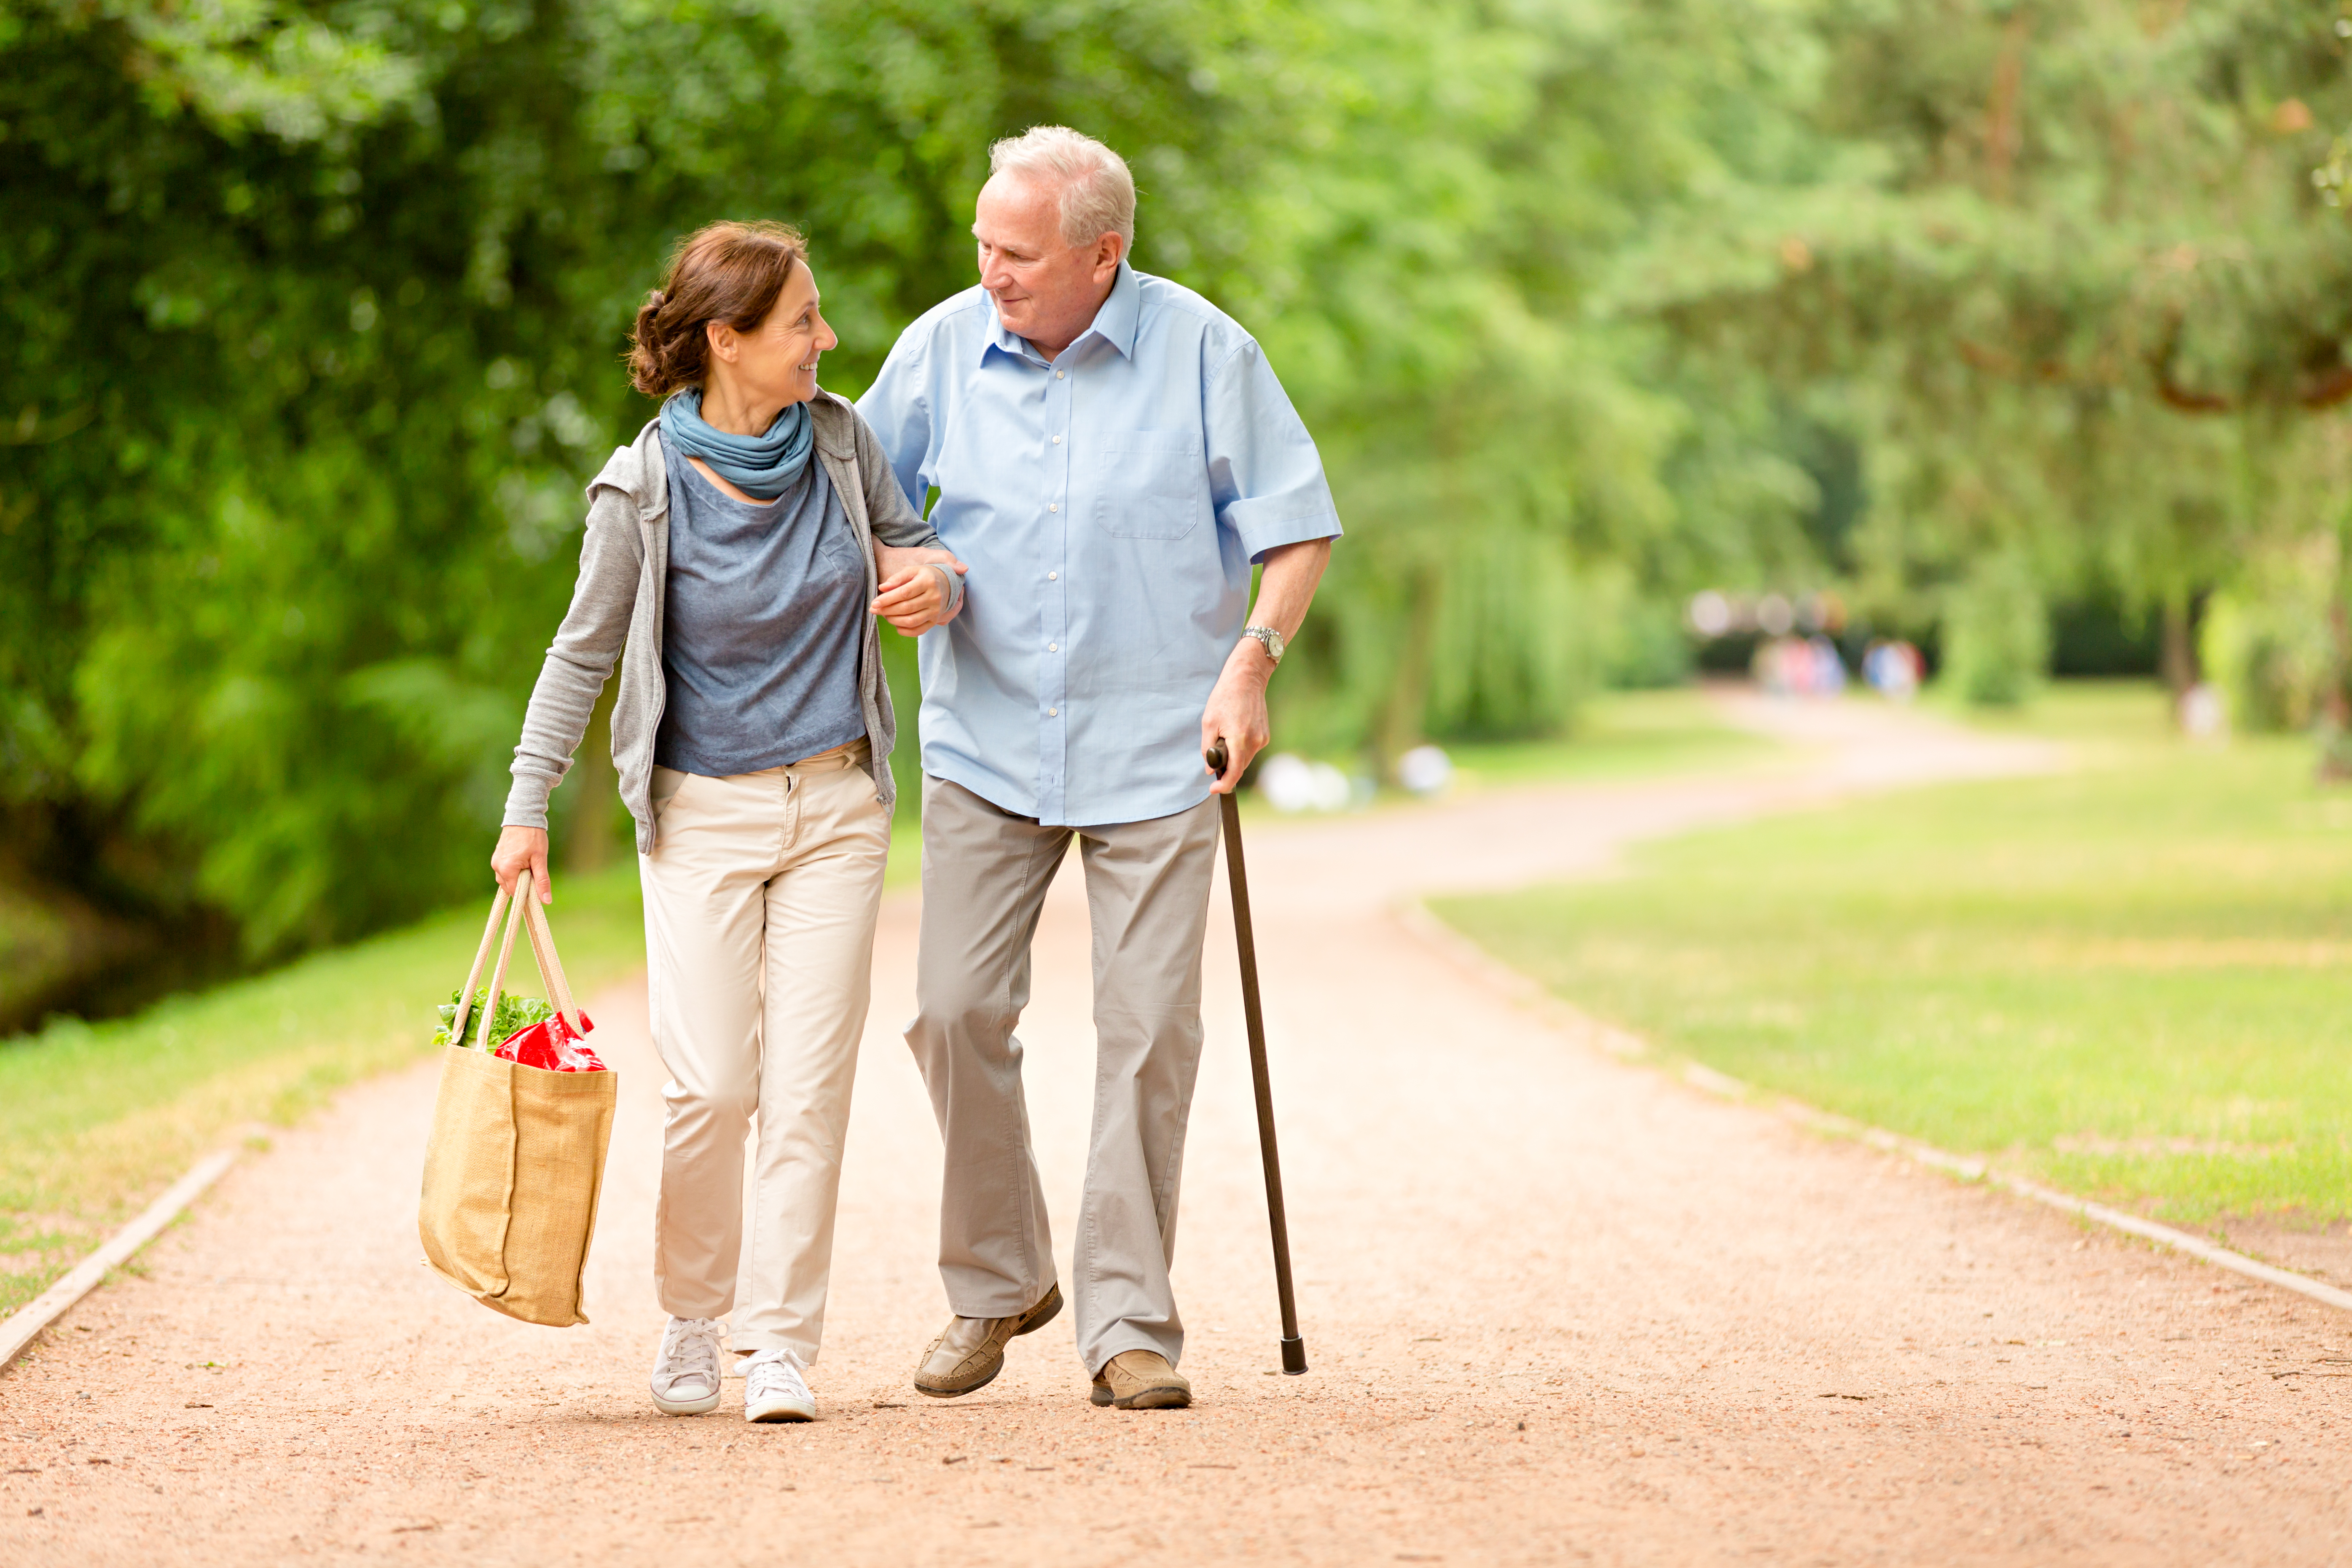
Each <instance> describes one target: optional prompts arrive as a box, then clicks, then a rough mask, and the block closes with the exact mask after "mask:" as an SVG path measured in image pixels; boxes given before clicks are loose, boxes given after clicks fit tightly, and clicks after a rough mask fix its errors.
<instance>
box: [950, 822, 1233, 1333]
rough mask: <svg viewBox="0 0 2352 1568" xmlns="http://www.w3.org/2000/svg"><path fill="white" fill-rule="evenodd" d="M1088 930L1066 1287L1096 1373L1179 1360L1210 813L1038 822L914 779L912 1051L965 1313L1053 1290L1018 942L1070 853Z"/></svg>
mask: <svg viewBox="0 0 2352 1568" xmlns="http://www.w3.org/2000/svg"><path fill="white" fill-rule="evenodd" d="M1072 837H1076V839H1077V841H1078V855H1079V858H1080V860H1081V861H1082V862H1083V863H1084V865H1085V868H1086V878H1087V910H1088V911H1089V913H1090V915H1091V917H1092V921H1093V926H1094V972H1095V973H1094V981H1095V1096H1094V1131H1093V1135H1092V1139H1091V1141H1090V1142H1089V1143H1088V1145H1087V1181H1086V1188H1085V1192H1084V1194H1083V1195H1082V1196H1081V1197H1080V1199H1079V1202H1078V1230H1077V1241H1076V1246H1075V1247H1074V1248H1073V1251H1072V1255H1071V1273H1072V1274H1073V1275H1074V1276H1076V1278H1075V1279H1074V1281H1073V1284H1072V1288H1071V1289H1070V1290H1069V1291H1068V1292H1067V1294H1068V1296H1069V1298H1070V1300H1071V1305H1072V1307H1073V1309H1074V1310H1075V1315H1076V1320H1077V1336H1078V1354H1079V1356H1080V1357H1081V1358H1082V1359H1083V1360H1084V1361H1085V1362H1086V1364H1087V1371H1088V1372H1090V1373H1094V1372H1100V1371H1101V1370H1102V1366H1103V1363H1105V1362H1108V1361H1109V1360H1110V1358H1111V1357H1113V1356H1115V1355H1118V1353H1119V1352H1122V1351H1130V1350H1154V1351H1158V1352H1160V1354H1162V1355H1164V1356H1166V1357H1167V1358H1168V1360H1169V1362H1170V1363H1171V1364H1172V1363H1175V1362H1176V1361H1177V1360H1179V1359H1180V1357H1181V1354H1182V1352H1183V1348H1184V1326H1183V1321H1182V1320H1181V1318H1179V1317H1178V1316H1177V1312H1176V1299H1175V1296H1174V1294H1173V1293H1172V1292H1171V1290H1170V1289H1169V1284H1168V1266H1169V1263H1170V1261H1171V1259H1172V1258H1174V1256H1175V1250H1176V1190H1177V1184H1178V1178H1179V1176H1180V1175H1181V1173H1182V1170H1183V1163H1184V1125H1185V1121H1186V1118H1187V1117H1188V1116H1189V1115H1190V1113H1191V1111H1192V1080H1193V1078H1194V1075H1195V1073H1196V1072H1197V1071H1198V1069H1199V1067H1200V1062H1201V939H1202V933H1203V931H1205V929H1206V926H1207V921H1208V909H1209V879H1210V869H1211V868H1212V867H1213V865H1214V863H1215V859H1216V850H1217V806H1216V803H1215V801H1214V800H1208V801H1203V802H1202V804H1201V805H1197V806H1195V807H1193V808H1192V810H1190V811H1182V812H1178V813H1177V814H1176V815H1175V816H1163V817H1160V818H1157V819H1155V820H1153V821H1150V822H1129V823H1121V824H1118V825H1115V826H1108V827H1076V828H1072V827H1047V826H1040V825H1039V824H1038V823H1037V822H1035V821H1034V820H1032V819H1031V818H1028V817H1025V816H1013V815H1012V814H1011V813H1009V812H1004V811H1000V810H998V809H997V808H996V807H995V806H993V805H990V804H989V803H988V802H987V801H984V800H982V798H981V797H980V796H978V795H974V794H972V793H971V791H970V790H967V789H965V788H963V787H962V786H961V785H960V784H950V783H948V782H947V781H945V780H943V779H937V778H927V779H925V780H924V783H923V934H922V942H921V948H920V953H919V957H918V959H917V961H916V968H915V1000H916V1006H917V1014H916V1017H915V1021H914V1023H913V1024H911V1025H910V1026H908V1029H907V1044H908V1046H910V1047H913V1049H914V1053H915V1060H916V1062H917V1064H918V1065H919V1066H920V1067H921V1068H922V1070H923V1079H924V1081H925V1083H927V1084H928V1085H929V1088H930V1093H931V1109H932V1110H933V1111H934V1112H935V1113H936V1114H937V1115H938V1117H939V1121H940V1135H941V1137H942V1138H944V1139H945V1141H946V1143H947V1175H946V1182H945V1185H944V1188H943V1190H942V1192H941V1194H940V1278H941V1279H944V1280H945V1281H946V1283H947V1291H948V1304H949V1307H950V1310H953V1311H954V1312H955V1313H956V1314H957V1315H958V1316H960V1317H966V1318H1008V1317H1012V1316H1013V1315H1014V1314H1016V1313H1019V1312H1022V1311H1025V1310H1028V1308H1030V1307H1031V1306H1033V1305H1034V1304H1035V1302H1036V1301H1037V1300H1038V1298H1040V1297H1041V1296H1043V1295H1045V1291H1046V1289H1048V1288H1049V1287H1051V1286H1052V1285H1053V1283H1054V1256H1053V1251H1054V1248H1053V1238H1052V1234H1051V1232H1050V1230H1049V1228H1048V1226H1047V1224H1046V1218H1045V1192H1044V1189H1043V1187H1042V1186H1041V1185H1040V1184H1039V1183H1038V1180H1037V1163H1036V1160H1035V1158H1034V1155H1033V1154H1032V1153H1031V1152H1030V1146H1029V1111H1028V1107H1027V1105H1026V1103H1025V1102H1024V1100H1023V1098H1022V1093H1021V1042H1020V1041H1019V1040H1018V1039H1016V1038H1015V1037H1013V1025H1014V1024H1015V1023H1016V1022H1017V1021H1018V1020H1019V1018H1020V1016H1021V1011H1022V1009H1023V1008H1024V1007H1025V1006H1026V1005H1028V1002H1029V947H1030V941H1031V939H1032V938H1033V937H1034V935H1035V934H1036V931H1037V916H1038V911H1039V910H1040V908H1041V907H1042V906H1043V904H1044V902H1045V889H1046V888H1047V887H1048V886H1049V885H1050V884H1051V883H1052V881H1053V879H1054V873H1055V871H1056V870H1058V869H1059V868H1060V867H1061V864H1062V860H1063V858H1064V856H1065V855H1066V853H1067V851H1068V849H1069V847H1070V840H1071V838H1072Z"/></svg>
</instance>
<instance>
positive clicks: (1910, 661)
mask: <svg viewBox="0 0 2352 1568" xmlns="http://www.w3.org/2000/svg"><path fill="white" fill-rule="evenodd" d="M1926 674H1927V660H1926V659H1925V658H1921V657H1920V653H1919V650H1918V649H1917V648H1916V647H1912V646H1911V645H1910V644H1909V643H1907V642H1900V641H1896V642H1874V643H1873V644H1871V645H1870V651H1869V652H1868V653H1866V654H1864V655H1863V658H1862V678H1863V679H1864V680H1866V681H1868V682H1869V683H1870V688H1871V689H1872V690H1874V691H1875V692H1877V693H1878V694H1879V695H1880V696H1881V697H1884V698H1885V699H1886V700H1889V701H1891V702H1908V701H1910V700H1911V699H1912V698H1914V697H1916V696H1917V695H1918V692H1919V682H1920V679H1921V678H1922V677H1924V676H1925V675H1926Z"/></svg>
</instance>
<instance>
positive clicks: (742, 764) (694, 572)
mask: <svg viewBox="0 0 2352 1568" xmlns="http://www.w3.org/2000/svg"><path fill="white" fill-rule="evenodd" d="M662 456H663V457H664V458H666V459H667V462H668V466H669V583H668V585H667V590H666V594H667V597H666V600H665V604H664V609H663V626H662V673H663V675H664V676H665V677H666V678H667V687H668V700H667V704H666V705H665V707H664V708H663V710H662V721H661V728H660V729H659V730H658V731H656V734H655V736H654V762H655V763H656V764H657V765H658V766H661V767H665V768H676V769H677V770H678V771H679V772H681V773H701V774H703V775H705V776H706V777H710V778H725V777H727V776H728V775H730V774H731V773H757V772H759V771H760V770H761V769H762V768H773V767H781V766H782V765H783V764H784V763H796V762H799V761H801V760H802V759H803V758H804V757H813V756H814V755H816V754H817V753H818V752H829V751H831V750H832V749H833V748H834V747H835V746H839V745H845V744H846V743H847V742H851V741H855V740H856V739H857V738H858V737H859V736H861V735H863V734H865V733H866V714H865V710H864V709H863V708H862V707H861V706H860V704H859V702H858V700H857V654H858V642H859V638H860V637H861V636H862V634H863V632H864V630H865V627H864V626H863V625H862V617H863V616H865V614H866V567H865V563H863V562H861V561H860V560H859V559H858V558H857V541H856V535H854V534H853V533H852V532H851V531H850V527H849V519H848V517H847V516H846V515H845V514H844V513H843V511H842V510H841V500H840V498H839V497H838V496H836V495H835V494H834V490H833V482H832V480H830V479H827V478H826V477H825V472H824V462H823V461H822V460H820V459H819V458H817V457H816V456H815V455H814V453H812V454H811V455H810V458H809V464H808V467H807V468H806V469H805V470H803V473H802V475H801V478H800V479H799V481H798V482H796V483H795V484H794V485H793V487H792V488H791V489H787V490H786V491H785V492H784V493H783V494H782V495H781V496H779V497H777V498H776V499H775V500H772V501H768V502H765V503H762V504H752V503H749V502H745V501H740V500H736V499H735V498H734V497H732V496H730V495H728V494H727V493H726V492H725V491H723V490H721V489H719V487H718V486H717V485H714V484H712V483H711V482H710V481H709V479H705V478H703V476H702V475H701V474H700V473H699V472H698V471H697V470H696V468H695V467H694V465H693V464H692V463H690V462H688V460H687V459H686V458H684V457H682V456H680V455H679V454H678V452H677V449H676V448H675V447H672V446H671V445H670V444H669V441H668V440H667V437H665V438H664V439H663V441H662Z"/></svg>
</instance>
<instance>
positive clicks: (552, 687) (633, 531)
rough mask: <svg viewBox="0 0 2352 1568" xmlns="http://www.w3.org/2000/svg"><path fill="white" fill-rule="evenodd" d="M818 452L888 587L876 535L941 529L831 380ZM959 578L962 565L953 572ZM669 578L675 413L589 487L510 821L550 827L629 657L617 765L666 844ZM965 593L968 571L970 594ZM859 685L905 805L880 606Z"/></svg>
mask: <svg viewBox="0 0 2352 1568" xmlns="http://www.w3.org/2000/svg"><path fill="white" fill-rule="evenodd" d="M809 416H810V418H811V420H812V422H813V424H814V437H815V446H816V453H817V458H818V459H819V460H820V461H822V462H823V463H824V471H825V476H826V478H828V479H831V480H832V481H833V489H834V493H835V495H837V496H839V497H840V498H841V510H843V511H844V512H845V513H847V514H848V517H849V526H850V528H851V529H852V530H853V531H855V532H856V535H857V550H858V553H859V554H860V555H863V556H864V557H865V558H866V597H867V598H868V599H869V600H870V599H871V598H872V597H873V596H874V595H875V594H876V593H877V592H878V591H879V587H880V584H879V583H878V582H877V575H876V572H875V566H874V541H875V539H876V538H877V537H878V538H879V539H880V540H881V541H882V542H883V543H885V544H891V545H898V546H908V545H929V546H932V547H937V546H938V544H939V542H940V536H939V534H938V533H937V532H936V531H933V530H932V528H931V525H930V524H929V523H928V522H925V521H923V519H922V517H921V515H920V514H919V513H918V512H917V511H916V510H915V509H914V508H913V507H912V506H910V505H908V502H907V496H906V492H905V491H903V490H901V489H899V488H898V479H897V477H896V476H895V475H894V474H893V473H892V472H891V471H890V463H889V460H888V459H887V458H885V457H884V456H883V453H882V444H881V442H879V441H878V440H877V439H876V438H875V436H874V432H873V431H872V430H870V429H868V428H867V427H866V421H865V420H864V419H862V418H860V417H859V416H858V414H857V410H856V409H855V408H853V407H851V406H850V405H848V404H847V403H845V402H844V401H843V400H842V399H840V398H838V397H835V396H834V395H833V394H831V393H829V392H825V391H823V390H819V391H818V393H817V395H816V396H815V397H814V399H812V400H811V401H810V404H809ZM949 575H950V576H952V575H953V574H949ZM668 586H669V469H668V466H667V463H665V462H664V460H663V458H662V446H661V421H660V420H659V419H653V420H649V421H647V422H646V427H645V428H644V429H643V430H640V431H638V432H637V438H636V440H635V442H633V443H632V444H630V445H629V446H626V447H619V448H617V449H615V450H614V453H613V457H612V460H611V461H609V462H607V463H606V464H605V465H604V472H603V473H600V474H598V475H597V476H596V478H595V479H594V481H593V483H591V484H590V485H589V487H588V530H587V536H586V537H585V538H584V539H583V540H582V541H581V544H580V580H579V582H578V583H577V584H574V585H573V587H572V607H571V609H570V610H568V611H566V612H565V613H564V616H563V625H562V626H560V627H558V628H557V630H556V633H555V641H554V642H553V643H552V644H551V645H550V646H549V647H548V650H547V662H546V663H545V664H543V665H541V667H540V671H539V684H538V685H536V686H534V687H533V688H531V693H530V707H529V708H528V709H526V710H524V712H523V719H522V743H521V744H520V745H518V746H517V747H515V760H514V768H513V773H514V781H515V782H514V787H513V788H512V789H511V790H509V792H508V794H507V811H506V821H507V826H510V827H545V826H547V797H548V795H549V794H550V793H551V791H553V790H554V788H555V786H556V785H557V784H561V783H562V780H563V775H564V773H566V772H568V771H569V770H570V768H571V766H572V753H573V752H576V751H578V750H579V749H580V738H581V736H583V735H584V734H586V733H587V732H588V720H589V716H590V714H591V713H593V711H594V710H595V707H596V698H597V695H598V694H599V693H600V692H602V691H603V690H604V682H605V681H606V680H607V679H610V677H611V676H612V673H613V661H614V659H615V658H618V659H619V660H620V664H621V689H620V692H619V694H618V695H617V696H615V697H614V700H613V763H614V766H616V767H617V768H619V769H620V773H621V799H622V801H623V802H624V803H625V804H626V805H627V806H628V808H629V815H630V816H633V817H635V818H636V821H637V851H638V853H639V854H651V853H652V852H653V847H654V812H653V774H654V733H655V731H656V730H658V729H659V728H660V727H661V718H662V708H663V705H664V703H665V702H666V701H667V697H668V684H667V680H666V679H664V677H663V674H662V606H663V603H664V600H665V599H666V597H667V591H668ZM961 597H962V595H961V580H958V581H957V583H956V598H957V600H958V601H959V602H961ZM857 696H858V700H859V703H860V704H861V705H862V706H863V707H864V709H865V710H866V739H867V740H868V741H869V742H872V746H873V764H872V766H873V775H874V787H875V790H876V792H877V795H878V796H879V797H880V799H881V802H882V806H883V809H884V810H886V811H887V810H889V809H890V808H891V807H893V806H894V805H897V803H898V791H897V790H896V789H895V788H894V787H893V786H892V784H891V783H890V752H891V748H892V747H893V746H895V745H896V744H897V743H898V721H897V718H896V716H895V715H893V714H892V712H891V710H890V689H889V686H888V684H887V682H885V681H884V679H882V645H881V642H880V640H879V638H878V637H877V636H876V634H875V629H874V617H873V616H866V635H865V637H864V639H863V640H862V641H861V642H860V643H859V645H858V654H857Z"/></svg>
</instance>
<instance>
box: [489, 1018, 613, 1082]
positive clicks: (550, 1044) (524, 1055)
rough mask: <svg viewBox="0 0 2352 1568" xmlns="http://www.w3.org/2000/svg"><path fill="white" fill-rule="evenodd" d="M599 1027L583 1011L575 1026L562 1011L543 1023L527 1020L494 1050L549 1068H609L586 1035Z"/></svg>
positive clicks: (525, 1063) (514, 1059) (529, 1065)
mask: <svg viewBox="0 0 2352 1568" xmlns="http://www.w3.org/2000/svg"><path fill="white" fill-rule="evenodd" d="M595 1027H596V1021H595V1020H594V1019H593V1018H591V1017H590V1016H588V1015H587V1014H586V1013H585V1012H584V1011H583V1013H582V1014H581V1015H580V1027H579V1028H578V1029H576V1030H575V1029H573V1028H572V1024H571V1021H570V1020H569V1019H567V1018H565V1017H564V1016H563V1015H562V1014H561V1013H558V1014H557V1015H556V1016H554V1017H552V1018H550V1019H548V1020H547V1021H546V1022H544V1023H541V1024H526V1025H525V1026H522V1027H521V1028H520V1029H517V1030H516V1031H515V1032H514V1033H513V1034H511V1035H509V1036H508V1037H506V1038H505V1039H503V1040H501V1041H499V1048H498V1049H497V1050H495V1051H492V1052H491V1053H490V1054H491V1055H492V1056H495V1057H504V1058H506V1059H507V1060H509V1061H510V1062H514V1063H516V1064H518V1065H520V1066H522V1067H527V1068H541V1069H543V1070H544V1071H547V1072H609V1071H610V1070H612V1069H610V1068H607V1067H605V1065H604V1063H603V1062H602V1061H600V1060H599V1059H597V1056H596V1053H595V1051H594V1049H593V1048H592V1047H590V1046H589V1044H588V1042H587V1041H586V1040H585V1039H584V1038H583V1037H584V1036H586V1035H587V1034H589V1033H590V1032H591V1031H593V1029H594V1028H595Z"/></svg>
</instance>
